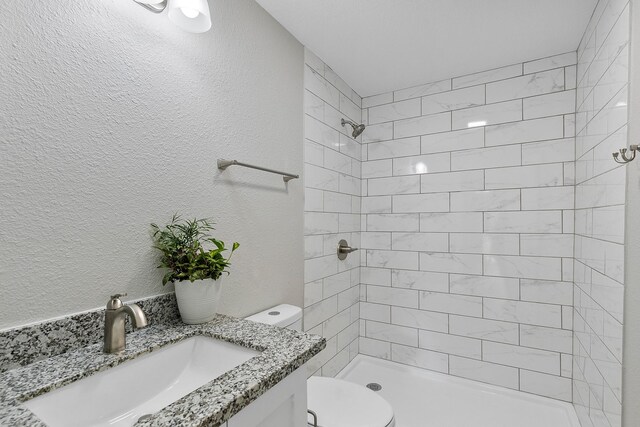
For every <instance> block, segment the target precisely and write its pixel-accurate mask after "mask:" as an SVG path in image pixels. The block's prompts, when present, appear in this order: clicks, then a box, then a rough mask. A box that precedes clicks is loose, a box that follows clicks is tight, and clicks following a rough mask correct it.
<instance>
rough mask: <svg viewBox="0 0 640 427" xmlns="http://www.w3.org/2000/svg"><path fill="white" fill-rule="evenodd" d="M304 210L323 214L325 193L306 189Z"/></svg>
mask: <svg viewBox="0 0 640 427" xmlns="http://www.w3.org/2000/svg"><path fill="white" fill-rule="evenodd" d="M304 210H305V212H311V211H315V212H322V211H323V210H324V191H322V190H316V189H313V188H305V190H304Z"/></svg>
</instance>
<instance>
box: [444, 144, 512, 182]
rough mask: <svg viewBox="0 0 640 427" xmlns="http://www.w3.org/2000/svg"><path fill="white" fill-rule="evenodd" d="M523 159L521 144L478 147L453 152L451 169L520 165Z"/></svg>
mask: <svg viewBox="0 0 640 427" xmlns="http://www.w3.org/2000/svg"><path fill="white" fill-rule="evenodd" d="M521 161H522V151H521V147H520V145H508V146H504V147H490V148H476V149H474V150H465V151H456V152H453V153H451V170H452V171H461V170H469V169H488V168H501V167H505V166H519V165H520V164H521ZM512 187H514V186H512Z"/></svg>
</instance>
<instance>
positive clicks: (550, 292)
mask: <svg viewBox="0 0 640 427" xmlns="http://www.w3.org/2000/svg"><path fill="white" fill-rule="evenodd" d="M520 299H521V300H522V301H530V302H543V303H549V304H563V305H573V283H571V282H555V281H548V280H532V279H520Z"/></svg>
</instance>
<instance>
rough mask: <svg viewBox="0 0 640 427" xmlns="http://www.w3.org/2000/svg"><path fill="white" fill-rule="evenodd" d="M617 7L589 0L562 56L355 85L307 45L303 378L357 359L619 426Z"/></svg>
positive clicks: (623, 38) (622, 23)
mask: <svg viewBox="0 0 640 427" xmlns="http://www.w3.org/2000/svg"><path fill="white" fill-rule="evenodd" d="M628 12H629V11H628V2H626V1H616V0H610V1H608V2H607V1H600V2H599V4H598V6H597V8H596V10H595V11H594V14H593V16H592V18H591V21H590V22H589V25H588V26H587V28H586V30H585V33H584V36H583V39H582V42H581V43H580V46H579V47H578V48H577V51H572V52H566V53H564V54H560V55H557V56H553V57H549V58H531V60H530V61H527V62H524V63H519V64H512V65H510V66H507V67H501V68H496V69H492V70H487V71H484V72H480V73H477V74H473V75H468V76H452V78H449V79H446V80H441V81H438V82H434V83H427V84H424V85H421V86H416V87H412V88H407V89H402V90H396V91H394V92H388V93H383V94H379V95H376V96H371V97H366V98H362V99H361V98H360V97H359V96H358V95H357V94H356V93H355V92H354V91H353V90H352V89H351V88H349V86H348V85H347V84H346V83H344V82H343V81H342V80H341V79H340V78H339V77H338V76H337V75H336V74H335V73H334V72H333V71H332V70H331V68H329V67H328V66H327V65H325V64H324V63H323V62H322V61H321V60H320V59H319V58H317V57H316V56H315V55H314V54H313V53H312V52H310V51H307V52H306V54H305V89H306V90H305V142H304V144H305V329H306V330H307V331H310V332H314V333H319V334H323V335H324V336H325V337H326V338H327V340H328V345H327V349H326V350H325V351H324V352H322V353H321V354H320V355H318V356H316V358H315V359H314V360H313V361H312V363H311V364H310V370H309V374H319V375H327V376H333V375H335V373H337V372H338V371H339V370H340V369H342V368H343V367H344V366H346V365H347V364H348V363H349V361H350V360H352V359H353V358H354V357H355V356H356V355H357V354H365V355H370V356H375V357H379V358H384V359H389V360H392V361H395V362H399V363H402V364H407V365H412V366H417V367H420V368H424V369H428V370H434V371H438V372H442V373H446V374H450V375H454V376H459V377H464V378H469V379H472V380H477V381H481V382H486V383H490V384H495V385H499V386H503V387H507V388H511V389H515V390H521V391H524V392H528V393H533V394H537V395H541V396H546V397H550V398H554V399H559V400H563V401H568V402H572V403H573V404H574V406H575V407H576V411H577V413H578V416H579V419H580V421H581V424H582V425H583V426H611V427H615V426H619V425H620V412H621V411H620V402H621V385H620V383H621V359H622V358H621V348H622V306H623V303H622V292H623V282H624V280H623V271H624V268H623V267H624V257H623V243H624V241H623V236H624V201H625V174H624V168H622V167H619V166H618V165H617V164H616V163H615V162H613V160H612V159H611V152H613V151H615V150H616V149H617V147H620V146H624V145H625V141H626V121H627V108H626V107H627V92H628V87H627V86H628V77H627V73H628V41H629V30H628V23H629V16H628ZM341 117H345V118H348V119H351V120H353V121H356V122H358V123H359V122H363V123H365V124H366V125H367V128H366V130H365V132H364V133H363V135H362V136H361V137H359V138H358V139H357V140H354V139H352V138H350V137H349V134H348V132H347V129H345V128H343V127H342V126H340V118H341ZM342 238H344V239H346V240H348V241H349V243H350V244H351V245H352V246H357V247H360V248H361V251H360V257H358V256H354V255H350V256H349V258H348V259H347V261H346V262H341V261H338V260H337V258H336V257H335V244H337V241H338V240H339V239H342ZM357 254H358V253H356V254H355V255H357Z"/></svg>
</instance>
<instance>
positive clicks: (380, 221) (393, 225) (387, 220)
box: [366, 214, 420, 232]
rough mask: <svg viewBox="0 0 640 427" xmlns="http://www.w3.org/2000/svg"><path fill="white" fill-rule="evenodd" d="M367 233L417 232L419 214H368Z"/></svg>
mask: <svg viewBox="0 0 640 427" xmlns="http://www.w3.org/2000/svg"><path fill="white" fill-rule="evenodd" d="M366 224H367V231H406V232H417V231H419V229H420V216H419V214H369V215H367V223H366Z"/></svg>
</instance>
